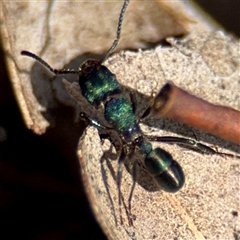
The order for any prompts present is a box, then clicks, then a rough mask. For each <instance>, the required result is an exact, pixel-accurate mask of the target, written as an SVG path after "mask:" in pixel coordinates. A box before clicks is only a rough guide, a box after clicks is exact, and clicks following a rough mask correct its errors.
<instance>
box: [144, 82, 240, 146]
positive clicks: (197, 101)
mask: <svg viewBox="0 0 240 240" xmlns="http://www.w3.org/2000/svg"><path fill="white" fill-rule="evenodd" d="M150 112H151V113H153V114H154V115H157V116H161V117H166V118H170V119H173V120H175V121H178V122H180V123H184V124H187V125H189V126H192V127H195V128H197V129H200V130H203V131H205V132H208V133H211V134H213V135H216V136H218V137H221V138H223V139H225V140H228V141H231V142H234V143H237V144H239V145H240V112H239V111H237V110H235V109H232V108H230V107H226V106H221V105H215V104H212V103H209V102H207V101H205V100H203V99H201V98H198V97H196V96H194V95H192V94H190V93H188V92H187V91H185V90H183V89H181V88H179V87H177V86H176V85H174V84H173V83H172V82H168V83H167V84H165V85H164V86H163V88H162V89H161V90H160V92H159V93H158V95H157V96H156V97H155V99H154V101H153V104H152V105H151V106H150V107H149V108H148V109H147V111H146V112H145V113H144V114H143V117H146V116H147V115H148V114H149V113H150Z"/></svg>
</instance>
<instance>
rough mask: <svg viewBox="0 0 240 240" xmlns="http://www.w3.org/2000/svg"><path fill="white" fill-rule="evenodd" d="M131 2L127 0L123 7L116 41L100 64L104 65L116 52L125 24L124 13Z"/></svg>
mask: <svg viewBox="0 0 240 240" xmlns="http://www.w3.org/2000/svg"><path fill="white" fill-rule="evenodd" d="M129 2H130V0H125V1H124V4H123V6H122V10H121V12H120V15H119V20H118V27H117V35H116V39H115V40H114V41H113V44H112V46H111V47H110V48H109V50H108V51H107V53H106V54H105V55H104V56H103V57H102V59H101V60H100V61H99V64H102V63H103V62H105V60H106V59H107V58H108V57H109V55H110V54H111V53H112V52H113V51H114V49H115V48H116V47H117V45H118V42H119V40H120V36H121V28H122V22H123V16H124V13H125V11H126V9H127V6H128V4H129Z"/></svg>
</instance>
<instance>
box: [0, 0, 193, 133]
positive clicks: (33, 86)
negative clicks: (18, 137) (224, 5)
mask: <svg viewBox="0 0 240 240" xmlns="http://www.w3.org/2000/svg"><path fill="white" fill-rule="evenodd" d="M122 4H123V1H114V2H112V1H105V2H103V1H95V2H89V1H56V2H52V1H41V2H36V1H34V2H32V1H24V2H12V1H4V2H3V3H1V6H2V7H1V9H0V10H1V11H2V12H1V18H2V21H1V30H2V31H1V34H2V37H3V39H4V41H3V44H4V49H5V53H6V60H7V65H8V69H9V73H10V79H11V81H12V86H13V90H14V92H15V96H16V98H17V101H18V104H19V107H20V110H21V112H22V115H23V118H24V121H25V123H26V126H27V127H28V128H29V129H32V130H33V131H34V132H35V133H37V134H42V133H44V132H45V131H46V128H47V127H49V126H50V125H54V122H55V119H54V115H55V114H54V111H56V109H58V105H57V102H56V100H55V87H56V86H52V83H51V81H49V80H51V78H53V76H52V77H50V76H51V75H49V74H47V73H48V71H47V70H44V69H43V67H39V64H38V63H36V61H35V60H33V59H30V58H27V57H23V56H21V55H20V52H21V51H22V50H29V51H31V52H34V53H35V54H37V55H39V56H41V57H42V58H43V59H45V60H46V61H47V62H48V63H49V64H50V65H51V66H53V67H54V68H63V67H64V66H65V65H66V64H67V63H70V62H71V61H73V60H76V59H77V60H79V58H78V57H79V56H82V55H83V54H86V53H92V54H99V55H102V54H103V53H104V52H106V50H107V49H108V48H109V47H110V45H111V44H112V42H113V40H114V38H115V34H116V27H117V21H118V17H119V13H120V9H121V7H122ZM181 9H182V4H181V3H178V2H175V4H174V5H173V4H171V3H169V4H166V3H165V2H161V1H160V2H156V1H150V2H146V1H132V2H131V4H130V5H129V7H128V9H127V12H126V15H125V17H124V23H123V28H122V29H123V30H122V38H121V42H120V44H119V46H118V50H120V49H126V48H130V49H138V48H146V47H147V46H148V45H149V44H153V43H156V42H159V41H160V40H161V39H164V38H165V37H168V36H173V35H181V34H186V33H187V29H189V28H190V24H191V23H192V22H193V21H192V19H191V18H189V17H188V16H187V15H186V14H185V13H184V11H182V10H181ZM182 12H183V13H182ZM136 30H137V31H136ZM82 60H83V58H81V60H80V61H78V63H77V67H78V66H79V65H80V63H81V62H82ZM57 88H61V86H57ZM61 94H63V95H64V93H63V92H61V93H60V98H63V97H64V96H61Z"/></svg>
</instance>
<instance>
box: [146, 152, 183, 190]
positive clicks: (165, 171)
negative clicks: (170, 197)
mask: <svg viewBox="0 0 240 240" xmlns="http://www.w3.org/2000/svg"><path fill="white" fill-rule="evenodd" d="M144 164H145V167H146V169H147V170H148V172H149V174H150V175H151V176H152V177H153V179H154V180H155V182H156V183H157V185H158V186H160V187H161V189H163V190H164V191H166V192H172V193H174V192H177V191H178V190H179V189H181V188H182V186H183V185H184V182H185V177H184V173H183V170H182V168H181V166H180V165H179V163H178V162H176V161H175V160H174V159H173V157H172V155H171V154H170V153H168V152H166V151H165V150H163V149H161V148H156V149H153V150H152V151H151V152H149V153H148V154H147V155H146V157H145V159H144Z"/></svg>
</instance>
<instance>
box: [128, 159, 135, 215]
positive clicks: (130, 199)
mask: <svg viewBox="0 0 240 240" xmlns="http://www.w3.org/2000/svg"><path fill="white" fill-rule="evenodd" d="M132 180H133V184H132V187H131V192H130V194H129V198H128V209H129V213H130V215H131V216H132V213H131V212H132V205H131V202H132V197H133V192H134V189H135V186H136V181H137V161H135V162H134V164H133V170H132Z"/></svg>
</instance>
